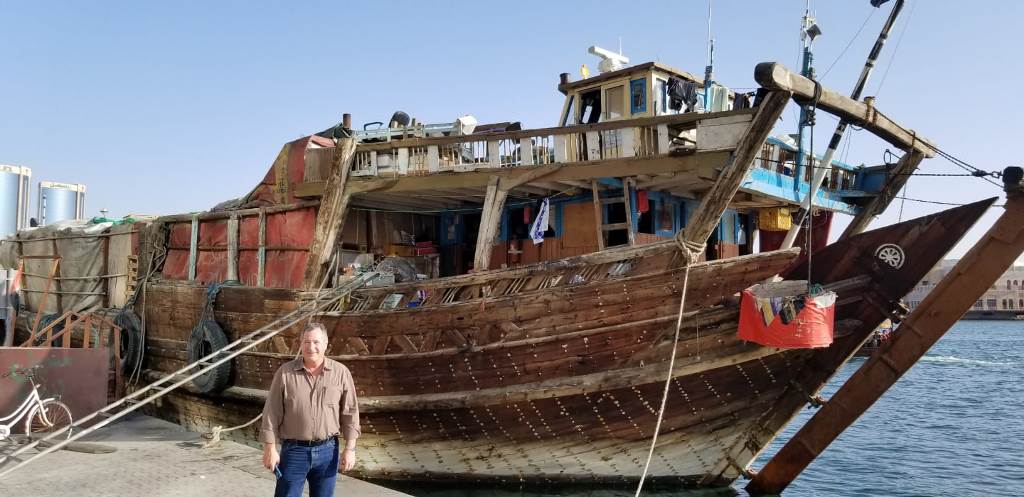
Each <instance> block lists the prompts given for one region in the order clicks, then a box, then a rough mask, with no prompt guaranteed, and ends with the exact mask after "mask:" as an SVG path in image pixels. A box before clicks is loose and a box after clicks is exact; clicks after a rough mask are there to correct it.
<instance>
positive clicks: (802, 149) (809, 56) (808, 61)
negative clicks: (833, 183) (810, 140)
mask: <svg viewBox="0 0 1024 497" xmlns="http://www.w3.org/2000/svg"><path fill="white" fill-rule="evenodd" d="M801 22H802V24H801V27H800V38H801V39H802V40H803V42H804V57H803V64H802V67H801V68H800V74H801V75H802V76H804V77H805V78H808V79H811V80H813V79H814V51H813V50H811V44H812V43H813V42H814V37H813V36H811V35H810V33H808V30H809V29H810V27H811V25H813V24H814V18H813V17H811V0H807V8H806V9H805V10H804V17H803V20H802V21H801ZM809 108H810V105H809V104H806V103H805V104H803V105H801V106H800V122H799V123H798V129H799V133H800V134H799V138H798V140H799V141H798V142H797V149H796V168H794V171H793V177H794V178H796V181H794V182H793V188H794V189H795V190H797V192H799V191H800V178H803V177H804V164H806V163H807V127H808V126H807V110H808V109H809Z"/></svg>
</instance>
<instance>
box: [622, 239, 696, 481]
mask: <svg viewBox="0 0 1024 497" xmlns="http://www.w3.org/2000/svg"><path fill="white" fill-rule="evenodd" d="M682 233H683V231H680V232H679V233H677V234H676V238H675V240H676V244H677V245H679V250H681V251H682V252H683V259H684V260H685V262H686V266H685V267H684V268H683V291H682V294H681V295H680V296H679V314H678V315H676V332H675V337H674V338H673V340H672V355H671V356H670V357H669V360H668V374H667V375H666V376H665V389H664V390H663V391H662V393H661V407H659V408H658V420H657V422H655V423H654V435H652V436H651V448H650V450H648V451H647V462H645V463H644V471H643V473H641V474H640V482H639V483H637V486H636V495H635V497H640V491H641V490H643V488H644V480H646V479H647V471H648V470H650V468H651V459H652V458H654V446H655V445H656V444H657V443H658V432H659V431H661V420H662V418H664V416H665V404H666V403H667V402H668V391H669V388H671V386H672V370H673V369H675V364H676V353H677V352H678V350H679V332H680V331H681V330H682V328H683V310H684V309H686V287H687V286H688V285H689V283H690V266H691V265H693V263H694V262H695V261H696V260H697V258H698V257H700V254H702V253H704V244H703V243H696V242H693V241H690V240H687V239H686V237H685V236H683V235H682ZM699 339H700V337H699V336H698V340H699ZM698 359H699V357H698Z"/></svg>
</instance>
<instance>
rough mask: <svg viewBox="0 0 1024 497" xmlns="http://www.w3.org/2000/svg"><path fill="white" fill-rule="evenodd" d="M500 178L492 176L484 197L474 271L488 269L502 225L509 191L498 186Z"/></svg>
mask: <svg viewBox="0 0 1024 497" xmlns="http://www.w3.org/2000/svg"><path fill="white" fill-rule="evenodd" d="M500 180H501V178H499V177H498V176H492V177H491V181H490V184H488V185H487V196H486V197H485V198H484V207H483V211H482V212H481V213H480V229H479V230H478V231H477V237H476V251H475V254H474V256H473V270H474V271H482V270H485V269H487V267H488V265H489V264H490V261H491V250H492V249H493V247H494V239H495V237H497V234H498V227H500V226H501V214H502V212H503V210H504V209H505V199H506V198H508V191H507V190H503V189H501V188H498V184H499V182H500Z"/></svg>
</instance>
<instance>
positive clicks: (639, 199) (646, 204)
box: [636, 190, 651, 214]
mask: <svg viewBox="0 0 1024 497" xmlns="http://www.w3.org/2000/svg"><path fill="white" fill-rule="evenodd" d="M636 210H637V212H639V213H641V214H643V213H644V212H647V211H649V210H651V202H650V201H649V200H648V199H647V190H637V191H636Z"/></svg>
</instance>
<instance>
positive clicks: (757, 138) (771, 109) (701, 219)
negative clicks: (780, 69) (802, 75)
mask: <svg viewBox="0 0 1024 497" xmlns="http://www.w3.org/2000/svg"><path fill="white" fill-rule="evenodd" d="M790 95H791V94H790V92H788V91H770V92H768V94H767V95H766V96H765V97H764V99H763V100H762V101H761V104H760V105H759V106H758V108H757V114H755V115H754V119H753V121H751V123H750V128H748V129H747V132H746V133H745V134H744V135H743V137H742V138H740V141H739V143H738V144H737V145H736V150H734V151H733V153H732V154H730V155H729V158H728V160H727V161H725V165H724V167H723V168H722V172H721V173H720V174H719V175H718V179H717V180H715V183H714V185H712V187H711V190H710V191H708V192H707V193H706V194H705V195H704V196H703V197H701V200H700V205H699V206H698V207H697V210H696V211H694V213H693V216H692V217H691V218H690V219H689V220H688V221H687V225H686V229H685V231H684V234H683V236H684V238H685V239H686V241H688V242H693V243H698V244H704V243H706V242H707V240H708V237H709V236H711V231H712V230H714V229H715V227H716V226H718V223H719V221H720V220H721V219H722V214H723V213H724V212H725V209H726V208H728V207H729V202H731V201H732V198H733V196H734V195H736V192H737V191H738V190H739V188H740V183H742V182H743V179H744V178H745V177H746V176H747V172H748V171H749V170H750V167H751V166H752V165H753V163H754V157H756V156H757V153H758V152H759V151H760V150H761V147H762V146H764V141H765V139H767V138H768V134H769V133H770V132H771V130H772V126H774V125H775V122H776V121H778V119H779V116H781V115H782V111H783V110H785V109H786V104H787V103H788V102H789V98H790Z"/></svg>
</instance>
